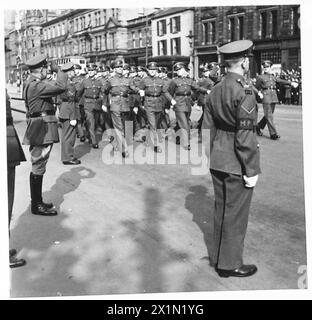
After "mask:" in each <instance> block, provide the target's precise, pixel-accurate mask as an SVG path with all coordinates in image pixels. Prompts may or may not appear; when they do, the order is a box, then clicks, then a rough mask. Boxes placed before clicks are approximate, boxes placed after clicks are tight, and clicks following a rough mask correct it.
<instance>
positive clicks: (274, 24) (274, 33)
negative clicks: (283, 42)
mask: <svg viewBox="0 0 312 320" xmlns="http://www.w3.org/2000/svg"><path fill="white" fill-rule="evenodd" d="M271 13H272V38H276V37H277V29H278V26H277V10H274V11H272V12H271Z"/></svg>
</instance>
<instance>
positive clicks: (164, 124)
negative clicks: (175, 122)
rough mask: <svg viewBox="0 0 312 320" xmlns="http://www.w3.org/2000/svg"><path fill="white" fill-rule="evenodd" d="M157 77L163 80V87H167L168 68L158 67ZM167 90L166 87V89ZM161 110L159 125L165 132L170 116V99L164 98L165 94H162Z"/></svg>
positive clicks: (168, 126) (168, 80) (168, 81)
mask: <svg viewBox="0 0 312 320" xmlns="http://www.w3.org/2000/svg"><path fill="white" fill-rule="evenodd" d="M159 78H160V79H161V80H162V81H163V83H164V87H165V88H168V87H169V83H170V79H169V78H168V69H167V67H160V68H159ZM167 90H168V89H167ZM162 97H163V104H164V108H163V112H162V117H161V123H160V127H161V128H162V129H165V132H166V133H167V131H168V129H169V128H170V117H169V112H170V106H171V105H170V101H169V100H168V99H167V98H166V96H165V95H164V94H163V95H162Z"/></svg>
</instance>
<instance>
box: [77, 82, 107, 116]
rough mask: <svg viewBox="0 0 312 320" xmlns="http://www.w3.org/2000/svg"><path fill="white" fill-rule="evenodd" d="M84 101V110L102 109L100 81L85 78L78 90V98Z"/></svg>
mask: <svg viewBox="0 0 312 320" xmlns="http://www.w3.org/2000/svg"><path fill="white" fill-rule="evenodd" d="M82 95H83V99H84V108H85V109H87V110H89V111H93V110H101V109H102V101H103V93H102V83H101V81H100V79H95V78H94V77H92V78H87V79H84V80H83V81H82V84H81V86H80V87H79V89H78V96H82Z"/></svg>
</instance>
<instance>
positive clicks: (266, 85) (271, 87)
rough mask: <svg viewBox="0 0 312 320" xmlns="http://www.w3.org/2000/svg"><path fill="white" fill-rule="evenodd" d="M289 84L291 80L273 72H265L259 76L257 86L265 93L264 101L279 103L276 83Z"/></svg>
mask: <svg viewBox="0 0 312 320" xmlns="http://www.w3.org/2000/svg"><path fill="white" fill-rule="evenodd" d="M277 82H278V83H280V84H289V83H290V82H289V81H286V80H282V79H280V78H277V77H275V76H274V75H272V74H268V73H264V74H261V75H259V76H258V77H257V81H256V88H257V89H258V90H259V91H261V92H262V93H263V99H262V103H265V104H266V103H278V97H277V93H276V83H277Z"/></svg>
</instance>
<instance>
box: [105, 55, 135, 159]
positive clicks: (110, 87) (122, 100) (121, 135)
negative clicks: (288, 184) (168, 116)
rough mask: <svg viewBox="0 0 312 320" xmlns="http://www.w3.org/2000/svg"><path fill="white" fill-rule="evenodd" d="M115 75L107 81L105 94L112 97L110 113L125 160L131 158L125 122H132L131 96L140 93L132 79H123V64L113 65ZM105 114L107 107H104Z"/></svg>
mask: <svg viewBox="0 0 312 320" xmlns="http://www.w3.org/2000/svg"><path fill="white" fill-rule="evenodd" d="M112 68H113V69H114V73H115V74H114V75H113V76H112V77H110V78H109V79H107V81H106V82H105V84H104V86H103V91H104V94H105V95H107V96H109V97H110V99H109V100H110V112H111V116H112V120H113V125H114V129H115V133H116V136H117V144H118V148H119V151H121V155H122V157H123V158H126V157H129V152H128V150H127V141H126V139H125V122H126V121H130V120H131V118H130V99H129V94H130V93H131V92H132V91H134V92H138V89H136V88H135V87H134V85H133V82H132V79H130V78H125V77H123V62H122V60H116V61H114V62H113V63H112ZM102 109H103V111H104V112H107V106H106V105H104V104H103V105H102Z"/></svg>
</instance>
